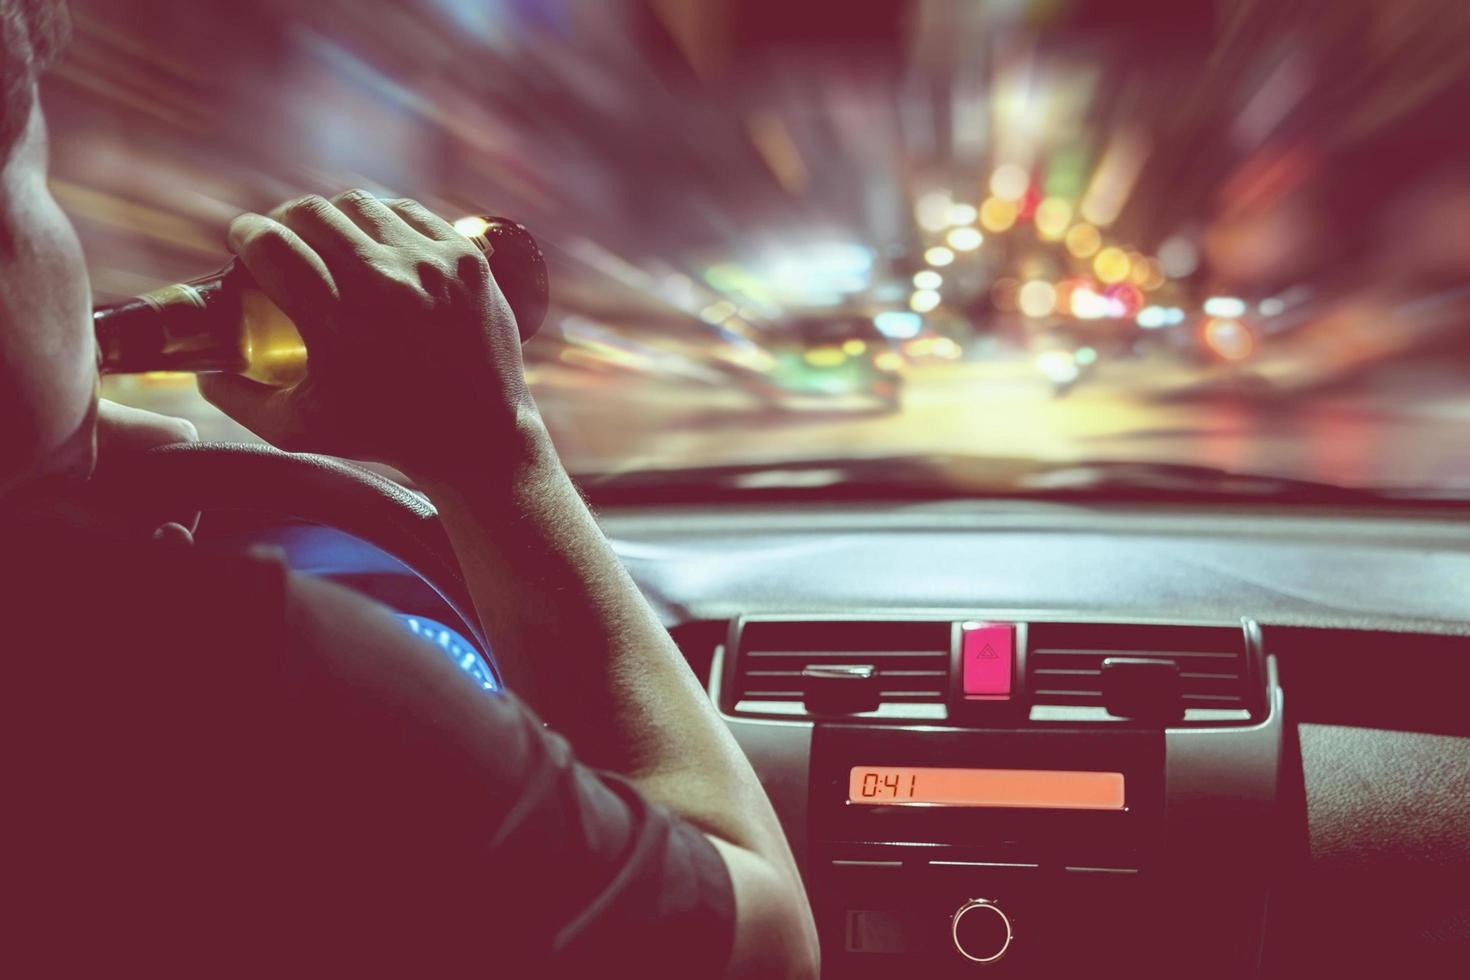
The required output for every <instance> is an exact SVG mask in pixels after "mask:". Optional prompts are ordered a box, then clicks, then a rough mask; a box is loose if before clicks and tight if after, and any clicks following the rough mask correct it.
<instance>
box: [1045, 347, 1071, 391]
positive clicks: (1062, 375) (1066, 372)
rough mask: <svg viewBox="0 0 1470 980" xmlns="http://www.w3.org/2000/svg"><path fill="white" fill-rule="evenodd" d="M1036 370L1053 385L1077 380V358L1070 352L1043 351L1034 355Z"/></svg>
mask: <svg viewBox="0 0 1470 980" xmlns="http://www.w3.org/2000/svg"><path fill="white" fill-rule="evenodd" d="M1036 369H1037V370H1038V371H1040V372H1041V373H1042V374H1043V375H1045V376H1046V378H1047V379H1048V380H1050V381H1052V382H1053V383H1055V384H1067V383H1068V382H1071V381H1076V380H1077V375H1078V374H1079V373H1080V372H1079V371H1078V370H1077V358H1076V357H1075V356H1073V354H1072V353H1071V351H1065V350H1044V351H1042V352H1041V353H1040V354H1037V355H1036Z"/></svg>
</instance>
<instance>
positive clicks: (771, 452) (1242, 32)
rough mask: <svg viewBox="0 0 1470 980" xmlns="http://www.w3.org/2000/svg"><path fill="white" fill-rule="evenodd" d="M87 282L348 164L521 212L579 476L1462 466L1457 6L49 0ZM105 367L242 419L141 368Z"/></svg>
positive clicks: (212, 249)
mask: <svg viewBox="0 0 1470 980" xmlns="http://www.w3.org/2000/svg"><path fill="white" fill-rule="evenodd" d="M73 10H74V14H75V22H76V37H75V39H74V42H73V44H72V45H71V46H70V48H69V49H68V51H67V55H66V57H65V59H64V60H63V61H62V63H61V64H60V65H58V66H57V68H56V70H55V71H54V73H53V75H52V76H51V77H50V78H48V80H47V83H46V88H45V90H44V92H43V99H44V102H45V104H46V108H47V114H48V118H49V120H50V123H51V141H52V162H53V165H52V170H53V174H54V179H53V181H52V187H53V191H54V193H55V195H56V197H57V199H58V201H59V202H60V203H61V205H62V207H63V208H65V209H66V211H67V212H68V214H69V215H70V216H71V217H72V218H73V220H74V221H75V223H76V225H77V228H78V231H79V233H80V235H81V237H82V241H83V244H84V247H85V249H86V251H87V256H88V262H89V268H90V273H91V278H92V284H93V288H94V293H95V297H96V300H97V301H98V302H99V303H106V302H112V301H116V300H119V299H121V298H123V297H126V296H129V295H133V294H136V293H139V292H143V291H146V290H149V289H153V288H157V287H158V286H160V285H163V284H165V283H169V282H176V281H180V280H184V279H188V278H191V277H194V276H197V275H200V274H202V273H205V272H208V271H210V270H211V269H214V268H218V267H219V265H220V264H221V263H222V262H223V261H224V260H225V259H226V258H227V254H226V252H225V250H224V247H223V239H224V229H225V228H226V226H227V225H228V223H229V221H230V219H231V218H232V217H233V216H234V215H236V214H238V213H239V212H241V211H242V210H246V209H251V210H260V211H268V210H269V209H270V208H271V207H273V206H274V205H276V204H277V203H279V202H281V201H283V200H286V199H289V198H293V197H297V196H299V195H301V194H303V193H307V192H316V193H322V194H327V195H331V194H335V193H337V192H339V191H341V190H343V189H345V188H347V187H352V186H359V187H364V188H367V189H368V190H370V191H372V192H374V193H377V194H380V195H384V196H389V195H392V196H411V197H415V198H417V199H419V200H421V201H422V202H424V203H425V204H426V205H427V206H429V207H430V208H432V209H434V210H436V211H438V212H439V213H441V214H443V215H445V216H446V217H450V218H459V217H465V216H471V215H474V214H482V213H495V214H502V215H508V216H510V217H512V218H514V219H516V220H518V221H521V222H523V223H524V224H525V225H526V226H527V227H528V228H529V229H530V230H531V231H532V233H533V234H534V235H535V236H536V237H537V239H538V240H539V241H540V242H541V244H542V245H543V247H544V248H545V251H546V254H547V260H548V263H549V265H550V269H551V282H552V306H551V310H550V313H549V315H548V317H547V319H546V323H545V326H544V327H543V329H542V332H541V334H540V335H539V336H538V337H536V338H535V339H534V340H533V341H532V342H531V343H530V344H529V345H528V346H527V347H526V349H525V356H526V363H527V371H528V376H529V377H530V379H531V384H532V387H533V390H534V392H535V394H536V397H537V401H538V403H539V404H540V405H541V407H542V410H543V412H544V414H545V415H546V417H547V419H548V421H549V424H550V426H551V428H552V431H553V435H554V436H555V438H556V440H557V443H558V445H559V447H560V448H561V451H562V455H563V457H564V459H565V460H566V462H567V465H568V467H569V468H570V469H572V470H573V471H574V472H577V473H580V474H584V475H592V474H605V473H629V472H634V471H640V470H648V469H669V470H673V469H679V468H685V467H701V466H712V465H725V464H729V465H739V464H747V463H756V464H759V463H765V462H771V461H796V460H826V459H839V458H844V457H848V458H850V457H884V456H892V455H907V454H937V455H943V456H962V457H972V456H986V457H996V458H998V459H1038V460H1053V461H1059V462H1060V461H1086V460H1095V459H1096V460H1120V461H1122V460H1132V461H1149V462H1166V463H1186V464H1197V465H1205V466H1212V467H1221V468H1225V469H1228V470H1234V471H1241V472H1258V473H1265V474H1276V475H1287V476H1296V477H1304V478H1310V479H1315V480H1320V481H1328V482H1334V483H1347V484H1353V485H1363V486H1369V487H1398V488H1410V489H1421V490H1424V491H1426V492H1437V493H1446V492H1461V493H1465V494H1470V462H1467V456H1470V452H1467V451H1465V450H1464V449H1463V448H1462V447H1464V446H1465V445H1470V439H1466V438H1465V437H1464V434H1463V432H1464V430H1463V428H1462V427H1463V426H1465V425H1470V384H1467V383H1466V382H1467V380H1470V232H1467V229H1470V136H1467V134H1466V131H1465V130H1464V127H1462V126H1460V125H1458V122H1457V120H1458V119H1459V118H1460V116H1461V115H1463V109H1464V106H1465V105H1467V104H1470V8H1467V7H1466V6H1465V5H1464V4H1463V3H1461V2H1459V0H1403V2H1401V3H1393V4H1387V3H1382V4H1380V3H1369V2H1362V3H1358V2H1351V3H1344V2H1335V0H1297V2H1271V3H1267V2H1264V0H1259V2H1258V0H1200V2H1198V3H1182V4H1181V3H1171V2H1163V0H1108V2H1102V0H974V2H966V3H959V2H951V0H868V2H864V3H862V4H852V3H826V2H815V0H813V2H810V3H802V4H795V5H793V4H790V3H785V2H780V0H701V2H698V3H683V2H679V0H606V2H579V0H362V2H356V0H318V2H314V3H312V4H300V3H295V2H291V0H255V2H252V3H243V4H242V3H227V2H224V0H74V3H73ZM104 391H105V393H107V394H108V395H109V396H111V397H115V398H119V399H121V400H124V401H129V402H132V403H134V404H139V405H142V406H144V407H150V408H154V409H158V410H161V411H173V412H177V413H179V414H183V415H186V416H188V417H190V418H192V419H194V420H195V421H196V422H197V423H198V424H199V427H200V429H201V430H202V431H204V432H205V433H206V434H207V435H210V436H220V437H224V436H228V437H239V436H240V435H241V432H240V430H239V429H238V428H237V427H234V426H232V425H231V424H230V423H228V422H227V421H225V420H223V419H221V418H219V417H218V416H217V414H216V413H214V412H213V410H212V409H209V408H208V406H205V405H204V404H203V403H202V402H201V401H200V400H199V399H197V397H194V396H193V394H192V391H193V388H192V383H191V382H189V381H188V380H186V379H179V378H169V377H118V378H107V379H104Z"/></svg>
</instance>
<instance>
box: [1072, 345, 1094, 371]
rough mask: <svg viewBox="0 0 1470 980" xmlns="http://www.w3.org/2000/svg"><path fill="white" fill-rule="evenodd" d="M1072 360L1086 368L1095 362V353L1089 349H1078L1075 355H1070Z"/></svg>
mask: <svg viewBox="0 0 1470 980" xmlns="http://www.w3.org/2000/svg"><path fill="white" fill-rule="evenodd" d="M1072 359H1073V360H1075V361H1076V362H1077V363H1078V364H1080V365H1082V366H1083V367H1086V366H1087V365H1089V364H1092V363H1093V362H1094V361H1096V360H1097V351H1096V350H1095V349H1094V348H1091V347H1079V348H1077V351H1076V353H1074V354H1073V355H1072Z"/></svg>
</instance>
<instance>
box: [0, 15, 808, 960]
mask: <svg viewBox="0 0 1470 980" xmlns="http://www.w3.org/2000/svg"><path fill="white" fill-rule="evenodd" d="M64 24H65V10H64V8H63V7H62V6H61V4H60V3H58V2H45V0H0V25H3V31H4V80H3V81H4V106H3V110H4V115H3V124H0V127H3V129H0V152H3V161H4V162H3V172H0V263H3V268H4V275H3V280H0V595H3V599H0V613H3V616H4V620H3V622H4V624H5V626H4V628H5V629H6V630H7V631H8V632H7V633H6V634H5V635H4V636H3V637H0V646H3V647H4V654H5V663H6V675H5V680H4V683H3V685H0V691H3V693H0V698H3V703H0V717H3V718H4V724H5V726H6V727H5V732H4V734H5V738H4V742H3V744H4V746H5V748H4V756H3V774H0V778H3V779H4V781H5V783H4V785H5V797H4V803H3V812H4V813H5V817H4V818H3V820H4V824H5V829H6V833H5V849H6V853H5V855H4V868H5V871H4V878H3V881H4V883H3V885H0V888H3V889H4V890H5V897H6V901H5V903H4V904H5V906H6V907H7V909H8V910H9V911H8V912H7V914H6V915H5V916H4V918H3V922H4V925H3V927H0V930H3V934H0V950H3V952H0V957H3V958H4V962H5V963H6V965H7V967H8V969H7V971H6V972H8V973H14V974H15V975H26V976H36V975H77V974H81V973H86V974H92V973H98V972H101V971H103V970H105V971H106V972H107V973H108V974H119V973H128V974H137V975H149V976H159V975H184V974H187V975H190V976H212V975H218V974H222V973H230V974H236V973H238V974H242V975H243V974H250V975H261V974H269V975H280V974H284V975H300V974H308V973H309V974H315V975H330V976H340V975H356V974H395V975H413V976H427V975H438V974H442V973H447V972H450V971H453V972H455V973H456V974H458V975H480V976H507V977H512V976H514V977H519V976H562V975H573V974H581V973H584V972H586V971H588V970H597V971H599V972H608V971H610V972H612V973H614V974H617V975H626V976H680V977H690V976H705V975H730V976H737V975H739V976H744V975H749V976H783V975H784V976H797V975H800V976H811V975H815V972H816V963H817V952H816V943H815V938H814V931H813V927H812V922H811V914H810V910H809V908H808V907H807V904H806V899H805V897H804V893H803V891H802V888H801V884H800V880H799V878H798V875H797V872H796V869H795V867H794V864H793V861H792V859H791V855H790V852H789V850H788V848H787V845H786V843H785V840H784V838H783V836H782V834H781V830H780V827H779V825H778V824H777V821H776V819H775V816H774V814H773V813H772V811H771V808H770V806H769V803H768V801H767V799H766V797H765V795H764V793H763V791H762V790H761V787H760V785H759V784H758V782H757V780H756V778H755V775H754V774H753V773H752V772H751V770H750V767H749V765H748V763H747V762H746V760H745V759H744V757H743V756H742V754H741V753H740V751H739V749H738V747H737V746H736V745H735V744H734V742H733V740H732V739H731V738H730V736H729V734H728V732H727V731H726V730H725V729H724V727H723V726H722V723H721V722H720V720H719V718H718V717H717V715H716V714H715V713H714V712H713V711H712V709H711V706H710V704H709V702H708V699H707V698H706V697H705V695H704V693H703V691H702V690H701V689H700V686H699V684H698V682H697V680H696V678H695V677H694V676H693V675H692V674H691V672H690V671H689V669H688V666H687V665H686V664H685V662H684V660H683V659H682V657H681V656H680V654H679V651H678V649H677V648H676V647H675V646H674V644H673V642H672V641H671V639H670V637H669V636H668V634H667V633H666V632H665V631H664V630H663V628H662V627H661V625H660V623H659V622H658V620H657V619H656V617H655V615H654V613H653V612H652V611H651V610H650V609H649V607H648V606H647V605H646V604H645V603H644V601H643V600H642V597H641V596H640V595H639V593H638V591H637V589H636V587H635V586H634V585H633V583H632V582H631V581H630V579H629V578H628V575H627V574H626V572H625V571H624V570H623V568H622V567H621V566H620V565H619V563H618V561H617V559H616V557H615V555H614V554H613V552H612V551H611V549H610V548H609V547H608V545H607V543H606V541H604V540H603V538H602V537H601V535H600V534H599V532H598V529H597V527H596V525H595V524H594V522H593V520H592V517H591V515H590V514H589V513H588V511H587V509H586V507H585V506H584V505H583V503H582V501H581V499H580V498H579V497H578V495H577V493H576V491H575V489H574V488H573V486H572V484H571V482H570V480H569V479H568V477H567V475H566V473H565V472H564V470H563V469H562V467H561V465H560V463H559V462H558V460H557V458H556V455H555V453H554V451H553V449H552V447H551V443H550V441H549V440H548V438H547V434H546V430H545V428H544V426H543V425H542V423H541V420H540V417H539V416H538V414H537V411H536V406H535V403H534V402H533V401H532V399H531V396H530V393H529V392H528V391H527V388H526V385H525V381H524V378H523V375H522V368H521V357H520V346H519V343H518V339H517V334H516V328H515V324H514V322H513V321H512V318H511V314H510V311H509V309H508V307H507V306H506V304H505V302H504V299H503V298H502V296H501V295H500V292H499V290H498V289H497V287H496V286H495V283H494V280H493V278H492V277H491V275H490V272H489V268H488V266H487V265H486V263H485V261H484V259H483V258H482V257H481V256H480V255H479V253H478V251H477V250H476V249H475V248H474V247H473V246H472V245H470V244H469V243H468V242H466V241H465V240H464V239H463V238H462V237H461V236H459V235H457V234H455V233H454V231H453V229H452V228H451V227H450V226H448V225H447V224H445V222H443V221H442V220H441V219H440V218H438V217H437V216H435V215H433V214H431V213H429V212H428V211H426V210H425V209H424V208H422V207H420V206H419V205H417V204H415V203H413V202H412V201H392V202H379V201H377V200H375V199H374V198H372V197H371V196H369V195H367V194H365V193H361V192H348V193H346V194H343V195H341V196H339V197H337V198H335V199H334V200H331V201H327V200H323V199H321V198H315V197H309V198H303V199H302V200H299V201H295V202H292V203H290V204H287V205H284V206H282V207H281V208H280V209H278V210H277V211H276V212H274V214H273V215H271V216H264V215H259V214H245V215H242V216H240V217H239V218H238V219H236V221H235V222H234V223H233V224H232V225H231V226H230V229H229V244H230V248H231V249H232V250H233V251H234V252H235V253H236V255H238V256H239V258H240V260H241V261H243V262H244V263H245V264H246V265H247V266H248V267H249V269H250V271H251V272H252V274H253V275H254V276H255V278H256V279H257V281H258V282H259V283H260V285H261V287H262V288H263V289H265V290H266V291H267V292H268V293H269V294H270V295H271V296H272V297H273V298H274V299H275V300H276V301H277V302H278V303H279V305H280V306H281V307H282V308H283V309H284V310H285V311H286V312H287V313H288V314H290V315H291V316H292V318H293V319H294V320H295V322H296V323H297V324H298V325H299V327H300V329H301V332H302V334H303V335H304V338H305V340H306V342H307V345H308V348H309V355H310V359H311V364H310V376H309V377H308V378H307V380H306V381H304V382H303V383H302V384H300V385H298V386H296V387H294V388H291V389H286V390H276V389H268V388H262V387H260V386H257V385H255V384H253V383H251V382H248V381H246V380H244V379H240V378H234V377H223V376H220V377H215V378H212V379H201V388H202V390H203V391H204V392H205V394H206V396H207V397H208V398H210V399H211V400H212V401H213V402H214V403H215V404H217V405H219V406H220V407H221V408H223V409H224V410H225V411H227V412H229V413H230V414H231V415H233V416H234V417H235V418H237V419H239V420H240V421H241V422H243V423H244V424H246V425H248V426H250V427H251V428H252V429H254V430H255V431H256V432H258V433H260V434H261V435H262V436H264V437H265V438H267V439H270V440H271V441H273V442H275V443H276V444H277V445H281V446H283V447H285V448H288V449H310V450H316V451H322V452H329V453H336V454H342V455H353V456H358V457H366V458H372V459H376V460H382V461H385V462H389V463H392V464H394V465H396V466H398V467H400V468H401V469H402V470H403V471H404V472H406V473H408V474H409V475H410V476H411V477H412V478H413V479H414V480H415V481H416V482H417V483H418V485H419V486H421V487H423V488H424V489H425V490H426V491H427V492H428V493H429V495H430V496H431V498H432V499H433V501H434V503H435V504H436V505H437V506H438V508H439V511H440V513H441V515H442V516H443V520H444V524H445V527H446V528H447V530H448V532H449V534H450V537H451V539H452V541H453V544H454V547H455V551H456V553H457V555H458V557H459V560H460V564H461V566H462V568H463V570H464V572H465V575H466V577H467V579H468V581H469V582H470V585H471V588H472V591H473V594H474V598H475V602H476V607H477V609H478V611H479V613H480V616H481V618H482V620H483V622H484V624H485V627H486V629H487V631H488V633H489V634H490V635H491V636H492V637H494V641H495V649H496V654H497V656H498V657H499V658H500V660H501V662H502V666H503V668H504V670H505V673H506V675H507V679H508V680H509V682H510V685H511V687H512V688H513V689H514V690H515V691H516V693H517V695H519V697H505V698H496V697H490V696H487V695H484V694H483V693H482V692H481V691H479V689H478V688H477V687H476V686H474V685H473V684H469V683H466V682H465V681H464V680H463V678H462V677H461V676H460V675H459V674H458V672H457V671H456V670H455V668H454V667H453V665H451V664H448V663H447V662H446V661H444V660H443V658H442V657H440V656H438V655H437V654H435V653H434V652H432V651H428V650H426V649H425V648H424V647H422V646H420V645H419V644H420V641H418V640H417V639H416V638H414V637H412V636H410V635H408V634H406V633H405V632H404V631H403V630H402V629H401V628H400V627H399V626H398V624H397V623H396V622H395V621H394V620H393V619H392V618H391V617H390V615H389V614H388V613H387V612H386V611H384V610H383V609H381V608H379V607H377V606H376V605H374V604H373V603H371V602H369V601H367V600H365V599H363V598H362V597H360V596H358V595H356V594H353V593H350V592H347V591H345V590H342V589H339V588H336V587H334V586H332V585H330V584H327V583H323V582H319V581H315V580H311V579H305V578H302V577H299V576H295V575H292V574H289V573H288V572H286V571H285V570H284V569H282V568H281V567H280V566H279V565H278V564H275V563H273V562H270V561H267V560H262V559H259V558H254V557H248V556H242V557H232V556H218V555H211V554H205V553H203V552H201V551H198V550H196V549H194V548H192V547H190V546H189V545H188V541H189V536H188V533H187V531H185V530H184V529H183V528H181V527H178V526H174V527H173V528H171V530H170V531H169V532H168V533H164V534H157V535H154V534H151V532H152V529H151V528H148V529H137V528H133V527H130V526H128V525H127V524H126V523H125V522H121V521H118V520H114V519H110V518H108V517H107V516H105V515H104V514H102V513H100V512H99V509H98V508H95V507H90V508H89V507H88V506H85V505H83V504H82V503H79V501H82V500H84V499H85V498H84V497H83V496H82V495H81V494H79V493H78V488H79V487H80V486H81V481H83V480H84V479H85V478H86V477H87V476H88V475H89V474H90V473H91V472H92V470H93V467H94V465H95V464H98V463H99V462H100V464H101V465H104V466H105V465H107V463H108V461H109V460H108V456H109V454H112V455H114V456H117V455H121V454H125V453H127V452H130V451H136V450H138V449H141V448H146V447H148V446H151V445H156V444H160V443H166V442H169V441H177V440H179V439H188V438H190V437H191V435H192V433H191V430H190V427H189V426H188V425H187V423H180V422H177V421H175V420H168V419H162V418H159V417H154V416H148V415H146V414H145V413H137V412H131V411H128V410H123V409H120V408H118V407H116V406H108V405H106V404H105V403H104V404H102V405H101V406H99V404H98V402H97V399H96V371H95V353H94V350H93V341H92V337H91V330H90V316H89V312H90V305H91V300H90V293H89V289H88V285H87V282H86V277H85V272H84V267H83V262H82V254H81V250H80V248H79V246H78V243H77V239H76V236H75V234H74V233H73V231H72V229H71V227H70V225H69V223H68V222H67V220H66V218H65V216H64V215H63V214H62V213H61V211H60V210H59V209H58V207H57V205H56V203H55V202H54V201H53V200H52V198H51V196H50V194H49V192H48V190H47V185H46V134H45V124H44V120H43V117H42V114H41V110H40V108H39V105H38V104H37V101H36V95H35V74H36V72H37V70H38V69H39V67H40V66H41V65H42V64H44V62H45V60H46V59H47V58H49V57H50V56H51V55H52V54H53V53H54V52H55V50H56V47H57V46H58V43H59V39H60V37H61V35H62V33H63V31H64ZM523 702H524V703H523ZM525 703H529V704H530V705H532V706H534V708H535V709H536V711H537V712H539V714H540V715H541V717H543V718H545V720H546V726H543V725H542V724H541V723H539V722H538V720H537V718H536V716H535V715H533V714H531V711H530V709H529V708H527V707H526V706H525ZM548 726H549V728H550V729H552V730H554V731H555V732H557V733H560V734H553V732H552V731H548ZM568 743H570V746H571V748H569V747H568ZM573 750H575V752H576V753H577V754H578V755H579V756H580V757H581V758H580V760H579V759H578V758H576V757H574V755H573ZM590 766H595V767H596V769H593V768H589V767H590Z"/></svg>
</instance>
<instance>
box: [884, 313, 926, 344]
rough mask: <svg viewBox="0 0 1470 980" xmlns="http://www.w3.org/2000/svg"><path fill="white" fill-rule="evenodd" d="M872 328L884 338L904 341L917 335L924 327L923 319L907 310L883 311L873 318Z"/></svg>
mask: <svg viewBox="0 0 1470 980" xmlns="http://www.w3.org/2000/svg"><path fill="white" fill-rule="evenodd" d="M873 326H874V327H876V328H878V332H879V333H881V334H883V336H885V337H892V338H894V339H895V340H905V339H907V338H909V337H917V336H918V335H919V331H920V330H921V329H923V327H924V318H923V317H921V316H919V314H917V313H911V312H909V311H908V310H884V311H883V312H882V313H879V314H878V315H877V316H875V317H873Z"/></svg>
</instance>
